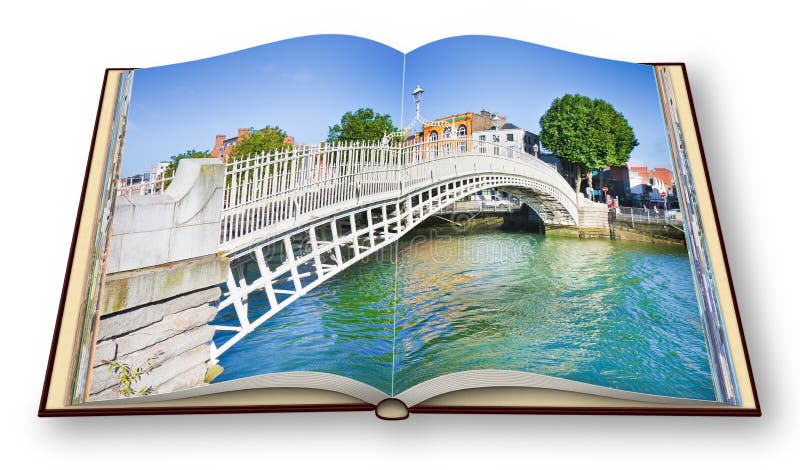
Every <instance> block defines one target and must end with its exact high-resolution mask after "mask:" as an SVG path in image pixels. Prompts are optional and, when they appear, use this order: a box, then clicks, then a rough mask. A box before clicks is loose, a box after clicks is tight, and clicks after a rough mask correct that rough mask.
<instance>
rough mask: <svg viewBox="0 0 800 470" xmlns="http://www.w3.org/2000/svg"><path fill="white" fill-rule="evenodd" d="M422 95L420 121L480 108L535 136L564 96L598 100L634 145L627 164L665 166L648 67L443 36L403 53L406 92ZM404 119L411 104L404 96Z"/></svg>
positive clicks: (652, 77)
mask: <svg viewBox="0 0 800 470" xmlns="http://www.w3.org/2000/svg"><path fill="white" fill-rule="evenodd" d="M417 83H419V84H420V85H421V86H422V88H423V89H424V90H425V94H424V95H423V98H422V116H423V117H424V118H425V119H436V118H439V117H442V116H446V115H449V114H453V113H460V112H465V111H472V112H476V113H477V112H480V110H481V109H482V108H486V109H488V110H489V111H491V112H493V113H498V114H500V115H503V116H505V117H506V119H507V120H508V122H512V123H514V124H516V125H517V126H519V127H522V128H523V129H526V130H530V131H531V132H534V133H536V134H538V133H539V118H540V117H541V116H542V115H543V114H544V113H545V111H547V109H548V108H549V107H550V104H551V103H552V102H553V99H555V98H557V97H560V96H563V95H565V94H567V93H570V94H575V93H578V94H581V95H586V96H589V97H591V98H601V99H603V100H605V101H607V102H609V103H610V104H611V105H612V106H614V108H615V109H616V110H617V111H619V112H621V113H622V114H623V115H624V116H625V117H626V118H627V119H628V122H629V123H630V124H631V127H633V131H634V134H636V138H637V139H638V140H639V146H637V147H635V148H634V150H633V152H632V153H631V161H632V162H634V163H641V164H644V165H647V166H650V167H654V166H660V167H666V168H671V167H672V166H671V163H670V162H671V160H670V155H669V147H668V142H667V134H666V130H665V126H664V119H663V114H662V111H661V104H660V101H659V97H658V88H657V86H656V79H655V75H654V73H653V68H652V67H649V66H645V65H639V64H631V63H628V62H619V61H613V60H607V59H598V58H594V57H590V56H585V55H580V54H573V53H570V52H564V51H561V50H558V49H552V48H549V47H544V46H538V45H535V44H531V43H527V42H523V41H516V40H512V39H504V38H498V37H492V36H460V37H455V38H449V39H443V40H441V41H436V42H434V43H431V44H427V45H425V46H422V47H420V48H419V49H416V50H414V51H411V52H410V53H409V54H408V55H407V56H406V83H405V88H407V90H408V92H410V91H411V90H413V88H414V87H415V86H416V85H417ZM405 110H406V121H409V120H410V119H412V118H413V112H414V100H413V98H412V97H411V96H410V95H408V93H407V94H406V97H405Z"/></svg>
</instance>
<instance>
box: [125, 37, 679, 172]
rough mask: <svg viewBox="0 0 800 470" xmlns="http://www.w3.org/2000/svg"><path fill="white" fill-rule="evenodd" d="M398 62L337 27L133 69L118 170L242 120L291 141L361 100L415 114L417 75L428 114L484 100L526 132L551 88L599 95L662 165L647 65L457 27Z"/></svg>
mask: <svg viewBox="0 0 800 470" xmlns="http://www.w3.org/2000/svg"><path fill="white" fill-rule="evenodd" d="M405 70H406V74H405V84H403V54H401V53H400V52H398V51H396V50H394V49H392V48H390V47H387V46H384V45H382V44H380V43H377V42H374V41H370V40H366V39H362V38H356V37H352V36H340V35H321V36H307V37H302V38H295V39H289V40H285V41H280V42H276V43H272V44H267V45H264V46H259V47H254V48H251V49H246V50H243V51H239V52H234V53H231V54H226V55H222V56H217V57H212V58H209V59H203V60H198V61H193V62H186V63H181V64H175V65H167V66H162V67H153V68H148V69H140V70H137V71H136V72H135V73H134V81H133V93H132V98H131V107H130V114H129V120H128V132H127V134H126V142H125V149H124V154H123V162H122V174H123V175H130V174H134V173H139V172H142V171H147V170H148V169H149V167H150V165H152V164H153V163H155V162H157V161H162V160H167V159H168V158H169V157H170V156H171V155H175V154H178V153H181V152H183V151H185V150H188V149H196V150H210V149H211V148H212V147H213V145H214V136H215V135H217V134H226V135H228V136H229V137H230V136H233V135H235V134H236V130H237V129H238V128H240V127H256V128H261V127H264V126H266V125H278V126H280V127H281V128H283V129H284V130H286V131H287V133H289V135H293V136H294V137H295V139H296V141H297V142H299V143H317V142H320V141H322V140H325V138H326V137H327V133H328V126H329V125H331V124H334V123H336V122H338V121H339V119H340V118H341V116H342V114H344V113H345V112H347V111H352V110H355V109H358V108H359V107H371V108H373V109H375V111H377V112H380V113H388V114H390V115H391V117H392V120H393V122H394V123H395V125H396V126H397V127H402V126H403V125H405V124H407V123H408V122H409V121H410V120H411V119H412V118H413V110H414V103H413V99H412V98H411V96H410V94H409V93H410V92H411V90H412V89H413V88H414V87H415V86H416V85H417V84H419V85H421V86H422V87H423V88H424V89H425V94H424V96H423V102H422V114H423V116H424V117H425V118H427V119H435V118H438V117H442V116H445V115H449V114H454V113H461V112H466V111H473V112H479V111H480V110H481V108H487V109H489V110H490V111H492V112H497V113H499V114H502V115H504V116H506V117H507V119H508V120H509V121H510V122H513V123H514V124H516V125H518V126H520V127H523V128H525V129H528V130H531V131H533V132H538V129H539V117H540V116H541V115H542V114H543V113H544V112H545V111H546V110H547V108H548V107H549V106H550V103H551V102H552V100H553V99H554V98H556V97H559V96H562V95H564V94H565V93H580V94H583V95H587V96H590V97H594V98H602V99H604V100H606V101H608V102H609V103H611V104H612V105H613V106H614V107H615V108H616V109H617V110H618V111H620V112H622V114H624V115H625V117H626V118H627V119H628V121H629V122H630V123H631V125H632V127H633V129H634V132H635V134H636V137H637V138H638V140H639V142H640V145H639V146H638V147H636V148H635V149H634V152H633V154H632V157H631V160H632V161H634V162H637V163H642V164H645V165H648V166H651V167H652V166H668V165H669V163H668V162H669V153H668V147H667V140H666V134H665V130H664V123H663V118H662V115H661V109H660V104H659V100H658V94H657V89H656V84H655V78H654V76H653V72H652V68H650V67H647V66H641V65H637V64H629V63H625V62H617V61H610V60H605V59H596V58H592V57H588V56H583V55H578V54H572V53H568V52H564V51H560V50H557V49H551V48H547V47H543V46H537V45H533V44H530V43H526V42H522V41H515V40H510V39H502V38H496V37H489V36H461V37H455V38H450V39H444V40H441V41H437V42H434V43H431V44H429V45H426V46H423V47H421V48H419V49H416V50H414V51H412V52H410V53H409V54H408V55H407V56H406V58H405ZM404 88H405V90H403V89H404ZM401 97H402V98H401ZM401 102H402V106H401ZM403 106H404V109H405V114H404V115H403V112H402V109H401V108H402V107H403Z"/></svg>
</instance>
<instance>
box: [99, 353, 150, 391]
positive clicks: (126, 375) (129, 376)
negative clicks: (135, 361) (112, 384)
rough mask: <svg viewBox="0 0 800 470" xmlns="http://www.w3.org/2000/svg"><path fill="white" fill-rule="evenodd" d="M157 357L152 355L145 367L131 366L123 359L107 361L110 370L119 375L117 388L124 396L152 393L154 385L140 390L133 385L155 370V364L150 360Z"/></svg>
mask: <svg viewBox="0 0 800 470" xmlns="http://www.w3.org/2000/svg"><path fill="white" fill-rule="evenodd" d="M155 358H156V355H155V354H154V355H152V356H150V357H149V358H148V359H147V360H146V361H145V363H144V364H145V365H144V367H131V366H130V365H128V364H126V363H124V362H122V361H106V363H108V370H110V371H111V372H113V373H114V374H116V375H117V376H118V377H119V385H117V387H116V388H115V390H116V391H117V393H119V394H120V395H122V396H123V397H130V396H132V395H135V396H140V397H142V396H145V395H149V394H150V393H152V391H153V387H151V386H149V385H148V386H147V387H143V388H141V389H139V390H136V389H135V388H133V386H134V384H136V382H138V381H139V380H141V378H142V377H143V376H144V375H147V373H149V372H150V371H151V370H153V367H155V366H154V365H152V363H151V362H150V361H152V360H154V359H155Z"/></svg>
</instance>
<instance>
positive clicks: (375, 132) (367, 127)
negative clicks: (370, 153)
mask: <svg viewBox="0 0 800 470" xmlns="http://www.w3.org/2000/svg"><path fill="white" fill-rule="evenodd" d="M395 131H397V128H396V127H394V124H392V118H391V117H390V116H389V115H388V114H379V113H376V112H375V111H373V110H372V108H359V109H358V110H357V111H355V112H352V111H348V112H346V113H344V115H343V116H342V119H341V121H340V122H339V124H334V125H332V126H329V127H328V142H337V141H348V140H361V141H378V140H381V139H382V138H383V136H384V135H385V134H389V133H391V132H395Z"/></svg>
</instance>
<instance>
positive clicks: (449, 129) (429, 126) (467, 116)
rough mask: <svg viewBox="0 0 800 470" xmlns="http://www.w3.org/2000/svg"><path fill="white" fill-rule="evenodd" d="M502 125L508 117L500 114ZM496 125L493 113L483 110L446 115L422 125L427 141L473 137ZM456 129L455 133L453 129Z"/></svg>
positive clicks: (423, 135) (424, 137)
mask: <svg viewBox="0 0 800 470" xmlns="http://www.w3.org/2000/svg"><path fill="white" fill-rule="evenodd" d="M498 118H499V119H500V126H502V125H503V124H505V122H506V118H505V117H503V116H498ZM493 126H494V123H493V122H492V114H491V113H490V112H489V111H487V110H485V109H484V110H481V112H480V114H475V113H471V112H470V113H462V114H453V115H450V116H445V117H442V118H439V119H436V120H433V121H428V122H426V123H425V124H424V125H423V126H422V137H423V139H424V140H425V141H426V142H435V141H437V140H443V139H454V138H456V137H471V136H472V133H473V132H475V131H485V130H487V129H491V128H492V127H493ZM454 130H455V135H453V131H454Z"/></svg>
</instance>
